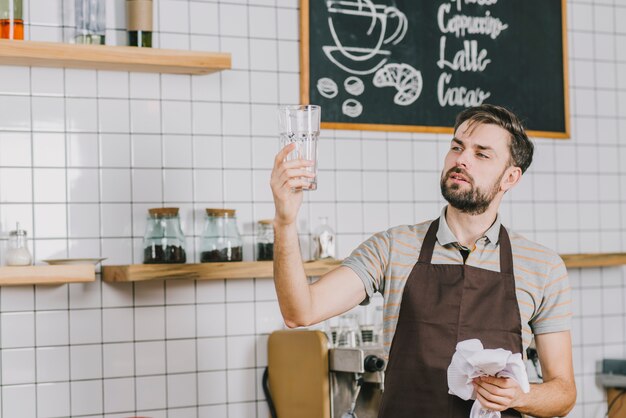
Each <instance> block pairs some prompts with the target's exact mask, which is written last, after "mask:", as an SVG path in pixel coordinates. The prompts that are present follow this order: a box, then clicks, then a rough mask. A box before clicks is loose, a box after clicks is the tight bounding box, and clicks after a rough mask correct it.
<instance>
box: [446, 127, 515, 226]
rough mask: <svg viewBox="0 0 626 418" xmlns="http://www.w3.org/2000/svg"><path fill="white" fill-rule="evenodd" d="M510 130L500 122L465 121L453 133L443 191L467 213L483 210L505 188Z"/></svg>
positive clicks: (479, 212) (474, 213)
mask: <svg viewBox="0 0 626 418" xmlns="http://www.w3.org/2000/svg"><path fill="white" fill-rule="evenodd" d="M510 158H511V153H510V151H509V133H508V132H507V131H506V130H505V129H503V128H501V127H499V126H497V125H485V124H474V125H472V126H471V128H470V129H468V121H465V122H463V124H461V126H459V128H458V129H457V130H456V132H455V133H454V138H453V139H452V142H451V143H450V150H449V151H448V154H447V155H446V159H445V162H444V168H443V172H442V174H441V194H442V195H443V197H444V198H445V199H446V200H447V201H448V203H449V204H450V205H451V206H452V207H454V208H457V209H459V210H460V211H462V212H464V213H469V214H472V215H479V214H481V213H484V212H485V211H486V210H487V208H488V207H489V205H490V204H491V202H492V201H493V199H494V198H495V197H496V195H497V194H498V193H499V192H500V191H501V190H502V187H501V181H502V178H503V176H504V174H505V172H506V170H507V168H508V167H509V161H510Z"/></svg>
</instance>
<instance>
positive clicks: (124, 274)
mask: <svg viewBox="0 0 626 418" xmlns="http://www.w3.org/2000/svg"><path fill="white" fill-rule="evenodd" d="M561 257H562V258H563V260H564V261H565V265H566V266H567V267H570V268H587V267H607V266H617V265H621V264H626V253H604V254H602V253H601V254H562V255H561ZM340 264H341V260H333V259H329V260H318V261H309V262H306V263H304V270H305V272H306V275H307V276H321V275H323V274H325V273H328V272H329V271H331V270H333V269H334V268H336V267H337V266H339V265H340ZM252 277H256V278H268V277H274V269H273V265H272V262H271V261H244V262H235V263H202V264H131V265H123V266H102V278H103V280H104V281H106V282H137V281H143V280H163V279H190V280H216V279H247V278H252Z"/></svg>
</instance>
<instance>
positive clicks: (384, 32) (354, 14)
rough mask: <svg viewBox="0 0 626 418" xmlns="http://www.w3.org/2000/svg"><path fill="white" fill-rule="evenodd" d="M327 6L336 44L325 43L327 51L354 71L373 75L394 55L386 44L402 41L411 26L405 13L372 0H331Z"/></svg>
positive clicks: (350, 71)
mask: <svg viewBox="0 0 626 418" xmlns="http://www.w3.org/2000/svg"><path fill="white" fill-rule="evenodd" d="M326 7H327V9H328V14H329V17H328V27H329V30H330V34H331V36H332V38H333V41H334V45H326V46H324V47H323V50H324V53H325V54H326V56H327V57H328V58H329V59H330V60H331V61H332V62H333V63H334V64H335V65H337V66H338V67H340V68H342V69H343V70H345V71H347V72H349V73H351V74H355V75H364V74H370V73H373V72H375V71H376V70H377V69H378V68H380V67H381V66H382V65H384V63H385V62H386V61H387V59H388V57H389V56H390V55H391V52H390V51H389V50H387V49H385V45H389V44H392V45H396V44H398V43H399V42H401V41H402V39H404V36H405V35H406V32H407V29H408V21H407V18H406V15H405V14H404V13H402V12H401V11H400V10H398V9H397V8H395V7H392V6H386V5H381V4H375V3H374V2H372V1H371V0H328V1H327V2H326Z"/></svg>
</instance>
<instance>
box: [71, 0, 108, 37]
mask: <svg viewBox="0 0 626 418" xmlns="http://www.w3.org/2000/svg"><path fill="white" fill-rule="evenodd" d="M74 4H75V5H76V8H75V14H76V16H75V17H76V35H75V36H74V41H75V42H76V43H77V44H95V45H104V36H105V29H106V12H105V5H106V0H75V3H74Z"/></svg>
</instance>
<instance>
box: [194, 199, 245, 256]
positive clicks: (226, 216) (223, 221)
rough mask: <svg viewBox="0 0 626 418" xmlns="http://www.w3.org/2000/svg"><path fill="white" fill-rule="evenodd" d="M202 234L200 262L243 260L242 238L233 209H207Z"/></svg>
mask: <svg viewBox="0 0 626 418" xmlns="http://www.w3.org/2000/svg"><path fill="white" fill-rule="evenodd" d="M206 214H207V216H206V219H205V221H204V233H203V234H202V246H201V251H202V253H201V254H200V262H202V263H221V262H225V261H241V260H243V240H242V239H241V235H240V234H239V230H238V229H237V216H236V214H235V210H234V209H207V210H206Z"/></svg>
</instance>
